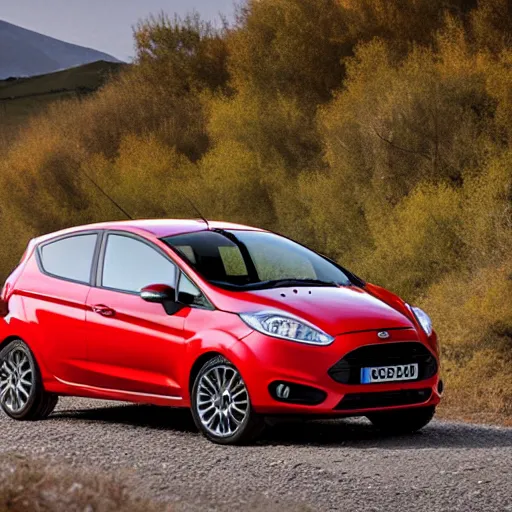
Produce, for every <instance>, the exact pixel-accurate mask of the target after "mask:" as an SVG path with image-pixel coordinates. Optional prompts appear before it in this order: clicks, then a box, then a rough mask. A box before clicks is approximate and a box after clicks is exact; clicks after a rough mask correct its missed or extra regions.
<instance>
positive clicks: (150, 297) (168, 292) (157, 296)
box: [140, 284, 176, 304]
mask: <svg viewBox="0 0 512 512" xmlns="http://www.w3.org/2000/svg"><path fill="white" fill-rule="evenodd" d="M140 298H141V299H142V300H145V301H146V302H154V303H156V304H163V303H164V302H166V301H172V302H174V301H175V298H176V292H175V291H174V288H173V287H172V286H168V285H166V284H150V285H149V286H145V287H144V288H142V290H141V291H140Z"/></svg>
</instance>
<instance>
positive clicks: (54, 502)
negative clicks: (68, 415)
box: [0, 454, 170, 512]
mask: <svg viewBox="0 0 512 512" xmlns="http://www.w3.org/2000/svg"><path fill="white" fill-rule="evenodd" d="M0 477H1V480H2V484H1V487H0V511H2V512H34V511H36V510H37V511H38V512H50V511H51V512H83V511H95V512H118V511H119V512H166V511H170V508H168V507H165V506H164V505H161V504H157V503H151V502H148V501H146V500H142V499H140V498H137V497H134V496H132V494H131V492H130V490H129V489H128V486H127V485H124V484H122V483H121V482H119V481H118V480H116V479H114V478H112V477H111V476H107V475H105V474H102V473H101V472H95V473H94V474H92V473H91V472H87V471H83V470H77V469H73V468H71V467H68V466H67V465H62V464H61V465H55V464H52V463H47V462H44V461H43V460H41V459H34V458H28V457H24V456H20V455H15V454H4V455H2V456H1V457H0Z"/></svg>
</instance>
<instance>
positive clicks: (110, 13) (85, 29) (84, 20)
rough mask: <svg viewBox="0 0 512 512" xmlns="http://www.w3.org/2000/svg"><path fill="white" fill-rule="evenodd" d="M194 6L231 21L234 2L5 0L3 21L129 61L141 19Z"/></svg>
mask: <svg viewBox="0 0 512 512" xmlns="http://www.w3.org/2000/svg"><path fill="white" fill-rule="evenodd" d="M194 9H195V10H196V11H198V12H199V13H200V14H201V16H202V18H204V19H206V20H211V21H214V22H215V21H218V20H219V13H222V14H224V15H226V16H227V17H228V19H229V18H231V17H232V15H233V12H234V0H0V19H2V20H4V21H8V22H9V23H14V24H15V25H19V26H21V27H23V28H28V29H30V30H34V31H36V32H40V33H42V34H45V35H48V36H51V37H55V38H57V39H62V40H63V41H66V42H69V43H74V44H79V45H81V46H87V47H89V48H94V49H95V50H100V51H103V52H106V53H109V54H111V55H113V56H114V57H117V58H118V59H121V60H125V61H128V60H130V58H131V57H133V53H134V50H133V37H132V27H133V26H134V25H135V24H136V23H137V21H138V20H140V19H141V18H146V17H148V16H149V15H150V14H158V13H160V12H161V11H164V12H165V13H168V14H171V15H172V14H174V13H178V14H179V15H181V16H183V15H185V14H187V12H190V11H192V10H194Z"/></svg>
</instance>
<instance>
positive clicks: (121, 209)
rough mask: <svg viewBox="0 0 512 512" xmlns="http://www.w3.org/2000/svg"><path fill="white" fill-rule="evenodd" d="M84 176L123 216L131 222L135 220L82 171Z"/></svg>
mask: <svg viewBox="0 0 512 512" xmlns="http://www.w3.org/2000/svg"><path fill="white" fill-rule="evenodd" d="M80 170H81V171H82V174H83V175H84V176H85V177H86V178H87V179H88V180H89V181H90V182H91V183H92V184H93V185H94V186H95V187H96V188H97V189H98V190H99V191H100V192H101V193H102V194H103V195H104V196H105V197H106V198H107V199H108V200H109V201H110V202H111V203H112V204H113V205H114V206H115V207H116V208H117V209H118V210H119V211H121V212H123V214H124V215H125V216H126V217H127V218H128V219H130V220H134V219H133V217H132V216H131V215H130V214H129V213H128V212H127V211H126V210H125V209H124V208H123V207H122V206H121V205H120V204H119V203H118V202H117V201H115V200H114V199H113V198H112V197H110V196H109V195H108V194H107V193H106V192H105V191H104V190H103V189H102V188H101V187H100V186H99V185H98V184H97V183H96V182H95V181H94V180H93V179H92V178H91V177H90V176H89V175H88V174H87V173H86V172H85V171H84V170H83V169H80Z"/></svg>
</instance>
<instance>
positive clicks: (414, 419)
mask: <svg viewBox="0 0 512 512" xmlns="http://www.w3.org/2000/svg"><path fill="white" fill-rule="evenodd" d="M435 412H436V408H435V407H434V406H431V407H418V408H415V409H406V410H401V411H391V412H379V413H375V414H370V415H368V419H369V420H370V421H371V422H372V423H373V425H374V426H375V427H377V428H378V429H379V430H381V431H382V432H384V433H386V434H391V435H403V434H412V433H413V432H416V431H418V430H420V429H422V428H423V427H424V426H426V425H428V424H429V423H430V421H431V420H432V418H433V417H434V414H435Z"/></svg>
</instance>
